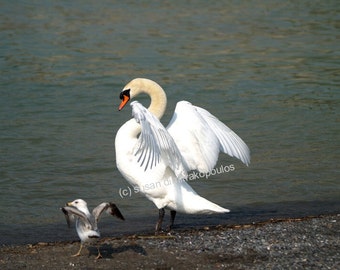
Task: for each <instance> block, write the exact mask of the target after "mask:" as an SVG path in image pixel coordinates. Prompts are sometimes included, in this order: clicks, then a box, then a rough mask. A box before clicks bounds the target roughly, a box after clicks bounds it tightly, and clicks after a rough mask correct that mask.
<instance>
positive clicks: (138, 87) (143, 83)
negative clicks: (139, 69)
mask: <svg viewBox="0 0 340 270" xmlns="http://www.w3.org/2000/svg"><path fill="white" fill-rule="evenodd" d="M150 82H152V81H151V80H148V79H143V78H136V79H133V80H132V81H131V82H129V83H128V84H127V85H125V87H124V88H123V90H122V92H120V96H119V97H120V99H121V103H120V105H119V107H118V110H121V109H123V108H124V107H125V105H126V104H127V103H128V102H129V100H130V99H132V98H134V97H135V96H137V95H138V94H140V93H142V92H146V90H147V88H148V83H149V84H150Z"/></svg>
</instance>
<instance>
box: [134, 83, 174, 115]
mask: <svg viewBox="0 0 340 270" xmlns="http://www.w3.org/2000/svg"><path fill="white" fill-rule="evenodd" d="M140 82H141V85H140V87H139V90H140V91H139V92H140V93H145V94H147V95H149V96H150V98H151V103H150V106H149V108H148V110H149V111H150V112H151V113H152V114H154V115H155V116H156V117H157V118H158V119H161V118H162V116H163V114H164V112H165V109H166V103H167V99H166V94H165V92H164V90H163V88H162V87H161V86H160V85H159V84H158V83H156V82H154V81H151V80H148V79H141V80H140Z"/></svg>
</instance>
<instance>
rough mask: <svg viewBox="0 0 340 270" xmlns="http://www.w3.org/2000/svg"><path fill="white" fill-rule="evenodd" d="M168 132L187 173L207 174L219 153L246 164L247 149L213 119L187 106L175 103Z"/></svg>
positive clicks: (194, 107)
mask: <svg viewBox="0 0 340 270" xmlns="http://www.w3.org/2000/svg"><path fill="white" fill-rule="evenodd" d="M168 131H169V133H170V134H171V136H172V137H173V139H174V140H175V142H176V143H177V146H178V148H179V149H180V152H181V153H182V156H183V158H184V160H185V162H186V164H187V166H188V167H189V169H190V170H198V171H200V172H205V173H206V172H209V171H211V170H212V169H213V168H214V166H215V165H216V162H217V159H218V155H219V152H220V151H221V152H223V153H226V154H228V155H230V156H232V157H236V158H238V159H240V160H241V161H242V162H243V163H245V164H246V165H248V164H249V162H250V154H249V148H248V146H247V145H246V144H245V143H244V142H243V140H242V139H241V138H240V137H239V136H238V135H237V134H236V133H235V132H233V131H232V130H231V129H230V128H229V127H227V126H226V125H225V124H223V123H222V122H221V121H220V120H218V119H217V118H216V117H215V116H213V115H212V114H211V113H209V112H208V111H207V110H204V109H202V108H200V107H197V106H193V105H192V104H191V103H190V102H187V101H180V102H178V103H177V106H176V109H175V113H174V116H173V118H172V120H171V121H170V124H169V126H168Z"/></svg>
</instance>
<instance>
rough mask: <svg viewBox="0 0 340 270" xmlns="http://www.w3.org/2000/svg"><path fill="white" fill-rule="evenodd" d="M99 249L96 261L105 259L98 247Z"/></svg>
mask: <svg viewBox="0 0 340 270" xmlns="http://www.w3.org/2000/svg"><path fill="white" fill-rule="evenodd" d="M97 249H98V255H97V257H96V260H98V259H100V258H103V256H102V254H101V253H100V250H99V247H97Z"/></svg>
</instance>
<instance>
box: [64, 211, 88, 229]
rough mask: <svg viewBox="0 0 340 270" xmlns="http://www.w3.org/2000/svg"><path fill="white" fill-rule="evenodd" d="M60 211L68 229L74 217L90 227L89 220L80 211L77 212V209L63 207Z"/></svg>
mask: <svg viewBox="0 0 340 270" xmlns="http://www.w3.org/2000/svg"><path fill="white" fill-rule="evenodd" d="M61 211H63V213H64V215H65V218H66V222H67V225H68V226H69V227H70V225H71V219H73V218H74V216H76V217H78V218H80V219H81V220H82V221H83V222H84V223H85V224H90V225H91V221H90V220H89V218H88V217H87V216H86V215H85V214H84V213H83V212H82V211H79V210H78V209H76V208H74V207H71V206H64V207H62V208H61Z"/></svg>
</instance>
